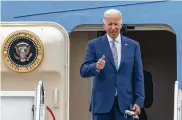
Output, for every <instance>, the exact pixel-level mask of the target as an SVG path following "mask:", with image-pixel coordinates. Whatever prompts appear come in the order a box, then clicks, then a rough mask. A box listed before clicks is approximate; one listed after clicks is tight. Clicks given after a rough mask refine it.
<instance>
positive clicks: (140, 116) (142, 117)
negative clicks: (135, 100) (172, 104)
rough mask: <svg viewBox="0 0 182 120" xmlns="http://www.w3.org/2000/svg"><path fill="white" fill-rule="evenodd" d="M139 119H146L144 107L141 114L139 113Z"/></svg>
mask: <svg viewBox="0 0 182 120" xmlns="http://www.w3.org/2000/svg"><path fill="white" fill-rule="evenodd" d="M139 120H147V114H146V112H145V109H144V108H142V109H141V114H140V115H139Z"/></svg>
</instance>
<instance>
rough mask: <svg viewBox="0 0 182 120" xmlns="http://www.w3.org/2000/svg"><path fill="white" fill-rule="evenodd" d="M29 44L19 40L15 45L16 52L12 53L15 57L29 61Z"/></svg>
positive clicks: (30, 55) (22, 60)
mask: <svg viewBox="0 0 182 120" xmlns="http://www.w3.org/2000/svg"><path fill="white" fill-rule="evenodd" d="M30 47H31V46H30V45H29V44H27V43H25V42H20V43H18V44H17V45H16V46H15V50H16V53H14V57H15V59H17V60H19V61H21V62H25V61H29V59H30V58H31V57H32V55H33V54H32V53H30Z"/></svg>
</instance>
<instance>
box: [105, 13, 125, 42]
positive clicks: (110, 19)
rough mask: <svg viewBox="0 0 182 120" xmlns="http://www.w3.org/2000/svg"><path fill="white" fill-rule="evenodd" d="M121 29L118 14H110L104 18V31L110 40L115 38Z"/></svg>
mask: <svg viewBox="0 0 182 120" xmlns="http://www.w3.org/2000/svg"><path fill="white" fill-rule="evenodd" d="M121 27H122V25H121V16H120V15H119V14H110V15H107V16H105V22H104V29H105V30H106V32H107V34H108V35H109V36H110V37H111V38H112V39H116V38H117V36H118V35H119V33H120V30H121Z"/></svg>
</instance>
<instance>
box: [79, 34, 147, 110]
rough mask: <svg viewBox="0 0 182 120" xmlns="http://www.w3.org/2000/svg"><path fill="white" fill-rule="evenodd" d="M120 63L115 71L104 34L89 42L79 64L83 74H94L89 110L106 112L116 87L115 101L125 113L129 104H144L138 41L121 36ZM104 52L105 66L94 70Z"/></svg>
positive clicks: (110, 106)
mask: <svg viewBox="0 0 182 120" xmlns="http://www.w3.org/2000/svg"><path fill="white" fill-rule="evenodd" d="M121 44H122V48H121V50H122V51H121V62H120V67H119V69H118V70H116V67H115V64H114V59H113V56H112V52H111V49H110V45H109V42H108V39H107V35H104V36H101V37H99V38H96V39H94V40H91V41H89V42H88V47H87V50H86V56H85V59H84V62H83V64H82V65H81V67H80V75H81V76H82V77H93V89H92V98H91V105H90V107H91V109H90V110H91V112H92V113H106V112H109V111H110V110H111V108H112V106H113V102H114V99H115V93H116V90H117V94H118V104H119V108H120V110H121V112H123V113H124V111H125V110H126V109H129V107H130V105H132V104H137V105H139V106H140V107H143V104H144V80H143V67H142V61H141V53H140V46H139V43H138V42H136V41H134V40H131V39H129V38H127V37H125V36H122V35H121ZM103 55H105V67H104V69H103V70H101V71H100V72H97V71H96V62H97V61H98V60H99V59H100V58H101V57H102V56H103Z"/></svg>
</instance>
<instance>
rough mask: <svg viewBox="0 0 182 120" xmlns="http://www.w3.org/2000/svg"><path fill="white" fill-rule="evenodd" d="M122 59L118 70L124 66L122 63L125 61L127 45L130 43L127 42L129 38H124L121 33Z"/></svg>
mask: <svg viewBox="0 0 182 120" xmlns="http://www.w3.org/2000/svg"><path fill="white" fill-rule="evenodd" d="M121 46H122V47H121V61H120V65H119V69H118V71H119V70H120V68H121V67H122V64H123V62H124V59H125V57H126V53H127V52H126V50H127V47H128V43H127V40H126V38H124V37H123V36H122V35H121Z"/></svg>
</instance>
